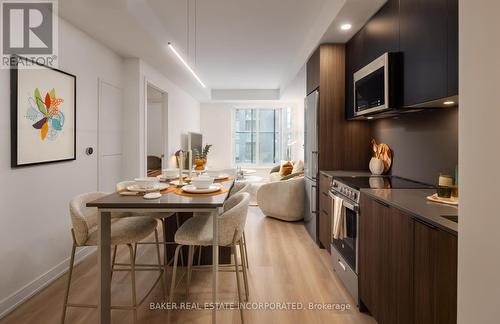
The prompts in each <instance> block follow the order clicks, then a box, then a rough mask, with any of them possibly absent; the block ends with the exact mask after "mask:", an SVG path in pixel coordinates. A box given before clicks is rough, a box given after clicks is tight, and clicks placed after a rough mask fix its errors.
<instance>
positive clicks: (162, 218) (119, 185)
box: [113, 180, 184, 266]
mask: <svg viewBox="0 0 500 324" xmlns="http://www.w3.org/2000/svg"><path fill="white" fill-rule="evenodd" d="M133 184H135V181H132V180H126V181H122V182H119V183H117V184H116V191H117V192H119V191H122V190H125V189H127V187H129V186H131V185H133ZM146 214H147V215H148V216H151V217H153V218H156V219H158V220H159V221H160V222H161V227H162V233H163V242H160V244H162V245H163V259H164V260H163V264H165V265H167V245H174V244H175V242H168V241H167V239H166V235H167V218H169V217H172V216H174V215H175V221H176V224H177V228H179V226H180V220H179V214H177V213H172V212H163V213H141V215H146ZM119 216H121V217H130V216H138V214H135V213H120V214H119ZM137 244H155V242H138V243H137ZM116 249H117V247H116V246H115V248H114V250H113V260H114V259H115V256H116ZM135 250H137V246H136V247H135ZM118 265H119V264H118ZM181 265H182V266H184V258H183V256H182V251H181Z"/></svg>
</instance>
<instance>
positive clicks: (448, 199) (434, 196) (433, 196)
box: [427, 194, 458, 206]
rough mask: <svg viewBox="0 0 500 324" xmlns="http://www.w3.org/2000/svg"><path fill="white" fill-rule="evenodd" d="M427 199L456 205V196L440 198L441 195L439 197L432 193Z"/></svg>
mask: <svg viewBox="0 0 500 324" xmlns="http://www.w3.org/2000/svg"><path fill="white" fill-rule="evenodd" d="M427 199H428V200H430V201H433V202H437V203H442V204H448V205H453V206H458V199H457V198H442V197H439V196H438V195H437V194H433V195H432V196H429V197H427Z"/></svg>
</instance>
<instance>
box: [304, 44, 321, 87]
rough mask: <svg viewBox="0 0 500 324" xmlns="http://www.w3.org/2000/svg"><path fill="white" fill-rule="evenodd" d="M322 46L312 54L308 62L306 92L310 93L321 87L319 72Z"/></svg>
mask: <svg viewBox="0 0 500 324" xmlns="http://www.w3.org/2000/svg"><path fill="white" fill-rule="evenodd" d="M319 52H320V48H319V47H318V48H317V49H316V51H314V53H313V54H312V55H311V57H310V58H309V60H308V61H307V64H306V92H307V94H310V93H311V92H313V91H314V90H316V89H317V88H318V87H319V73H320V67H319V65H320V62H319V58H320V53H319Z"/></svg>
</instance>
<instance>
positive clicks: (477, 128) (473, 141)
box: [458, 0, 500, 324]
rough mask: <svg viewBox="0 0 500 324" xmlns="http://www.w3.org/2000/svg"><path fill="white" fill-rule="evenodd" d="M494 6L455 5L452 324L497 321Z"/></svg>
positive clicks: (497, 26) (498, 113)
mask: <svg viewBox="0 0 500 324" xmlns="http://www.w3.org/2000/svg"><path fill="white" fill-rule="evenodd" d="M499 12H500V2H499V1H492V0H478V1H470V0H460V2H459V23H460V28H459V30H460V39H459V41H460V50H459V64H460V69H459V71H460V76H459V80H460V89H459V93H460V108H459V166H460V170H459V172H460V174H459V184H460V210H459V218H460V222H459V224H458V229H459V231H458V323H460V324H469V323H482V324H488V323H498V321H499V319H500V307H499V298H500V256H499V253H498V250H499V247H500V240H499V237H500V235H499V229H500V209H499V204H498V197H499V195H500V189H499V187H498V185H499V183H500V173H499V172H498V170H499V166H500V150H499V149H500V146H499V144H498V141H499V139H500V127H499V126H498V125H499V122H500V107H499V105H498V102H497V101H496V100H495V97H494V96H495V94H496V93H498V89H499V88H500V81H499V79H498V76H499V75H500V65H499V63H498V58H499V57H500V41H499V38H498V31H499V30H500V20H498V13H499Z"/></svg>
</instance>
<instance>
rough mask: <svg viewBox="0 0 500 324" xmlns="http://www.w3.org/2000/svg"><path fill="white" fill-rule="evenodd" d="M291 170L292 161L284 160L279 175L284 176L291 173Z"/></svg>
mask: <svg viewBox="0 0 500 324" xmlns="http://www.w3.org/2000/svg"><path fill="white" fill-rule="evenodd" d="M292 170H293V164H292V162H290V161H286V162H285V163H283V164H282V165H281V168H280V176H282V177H285V176H287V175H289V174H291V173H292Z"/></svg>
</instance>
